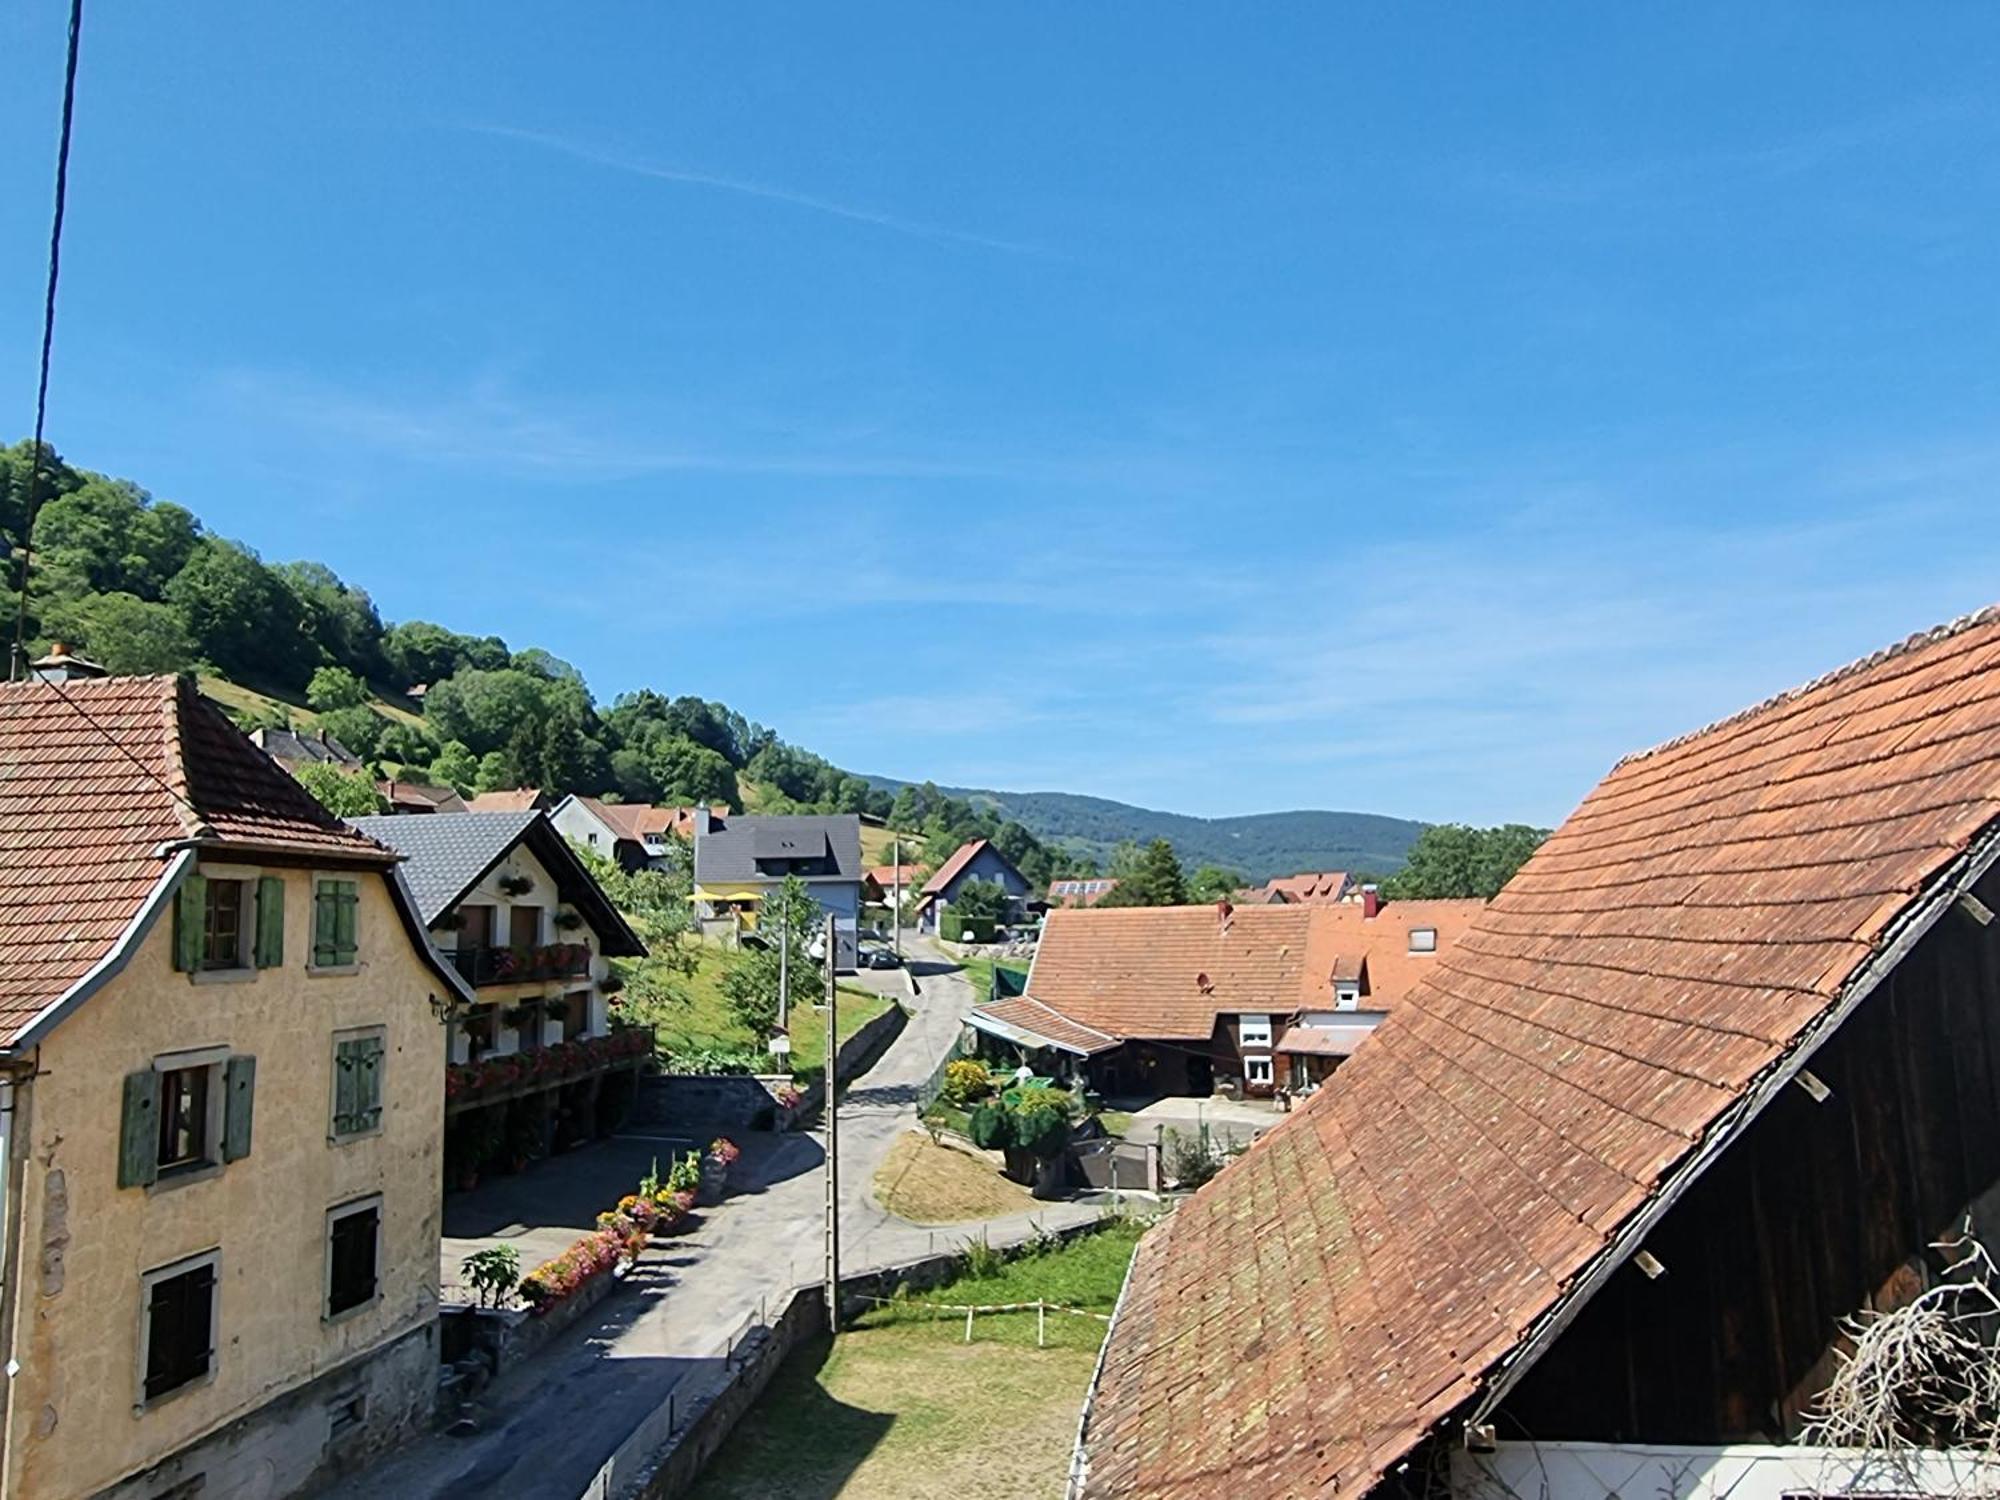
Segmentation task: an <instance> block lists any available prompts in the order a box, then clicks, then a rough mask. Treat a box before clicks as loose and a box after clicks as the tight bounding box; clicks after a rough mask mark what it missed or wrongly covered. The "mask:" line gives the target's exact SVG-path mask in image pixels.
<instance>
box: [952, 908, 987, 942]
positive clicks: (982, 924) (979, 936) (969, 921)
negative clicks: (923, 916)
mask: <svg viewBox="0 0 2000 1500" xmlns="http://www.w3.org/2000/svg"><path fill="white" fill-rule="evenodd" d="M999 925H1000V924H999V923H997V922H995V921H994V920H993V919H992V918H991V917H967V916H961V915H960V914H959V913H958V912H955V911H953V910H951V909H950V908H948V907H947V908H946V910H945V914H944V917H943V918H942V919H941V920H940V921H939V922H938V934H939V936H941V937H943V938H944V940H945V941H946V942H948V943H990V942H992V941H993V934H994V933H995V931H997V930H998V928H999Z"/></svg>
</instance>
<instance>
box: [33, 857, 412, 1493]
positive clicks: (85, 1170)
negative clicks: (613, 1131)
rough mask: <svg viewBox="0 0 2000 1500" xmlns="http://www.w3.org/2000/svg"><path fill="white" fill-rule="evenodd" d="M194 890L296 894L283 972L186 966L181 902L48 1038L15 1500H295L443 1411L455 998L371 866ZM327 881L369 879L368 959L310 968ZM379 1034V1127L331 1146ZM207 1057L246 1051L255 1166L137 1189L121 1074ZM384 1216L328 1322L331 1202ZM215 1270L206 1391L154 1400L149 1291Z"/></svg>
mask: <svg viewBox="0 0 2000 1500" xmlns="http://www.w3.org/2000/svg"><path fill="white" fill-rule="evenodd" d="M233 857H234V858H239V859H240V858H241V857H242V856H240V855H239V856H233ZM199 873H202V874H205V875H207V876H209V877H210V878H212V879H230V878H237V879H247V880H249V881H250V882H251V883H252V884H253V885H254V883H255V882H256V880H257V879H258V877H265V878H267V879H268V878H272V877H275V878H276V879H277V880H280V881H282V889H283V891H284V903H283V905H284V913H283V923H282V930H283V959H282V962H281V963H278V964H275V965H272V966H270V967H262V968H246V969H243V970H231V971H228V972H226V973H196V974H192V975H191V974H189V973H184V972H180V971H178V970H177V969H176V968H175V966H174V920H173V910H172V903H171V902H170V901H168V902H162V903H156V904H155V905H154V907H153V908H152V909H151V910H150V912H149V913H148V915H147V916H146V917H143V918H142V919H141V920H142V922H145V923H149V924H150V925H148V926H147V927H146V930H145V931H144V933H143V935H142V936H140V937H139V938H137V939H136V941H135V943H134V944H133V945H132V947H131V951H130V956H129V958H128V959H127V960H126V962H125V966H124V967H123V969H122V970H121V971H120V972H118V973H116V974H115V975H114V976H113V977H112V978H111V979H109V980H108V981H107V982H106V983H105V984H104V986H103V987H102V988H101V989H100V990H98V992H97V993H95V994H92V995H91V996H89V998H88V999H87V1000H86V1001H84V1002H83V1003H81V1004H79V1005H78V1006H77V1007H76V1009H75V1010H74V1012H73V1013H71V1014H69V1015H67V1016H66V1017H65V1018H64V1019H63V1020H62V1022H61V1024H59V1025H57V1026H56V1027H55V1028H54V1029H53V1030H52V1031H50V1032H49V1033H48V1035H47V1036H46V1037H45V1038H44V1039H43V1040H42V1041H41V1043H40V1045H39V1047H38V1049H37V1050H36V1052H35V1053H34V1054H32V1058H33V1061H34V1063H35V1069H34V1072H33V1075H32V1077H31V1078H29V1077H27V1076H26V1075H25V1074H24V1075H17V1078H18V1080H19V1081H17V1082H16V1083H15V1085H14V1089H13V1102H14V1111H13V1115H12V1119H11V1129H10V1142H9V1177H8V1190H9V1197H10V1199H11V1200H12V1202H11V1204H10V1207H12V1208H13V1209H14V1210H15V1211H16V1212H15V1213H10V1215H9V1220H10V1223H12V1224H13V1227H14V1231H15V1234H16V1238H15V1240H14V1242H13V1246H12V1247H10V1250H11V1251H12V1253H11V1254H10V1256H9V1259H10V1262H11V1265H10V1268H9V1269H10V1274H9V1275H8V1276H7V1298H8V1307H7V1313H8V1332H9V1337H10V1340H11V1345H10V1352H11V1355H12V1358H13V1360H14V1361H16V1362H17V1366H16V1368H17V1373H15V1375H14V1376H13V1378H12V1379H11V1381H9V1382H8V1385H7V1402H6V1427H5V1441H6V1452H5V1463H4V1479H5V1487H6V1493H7V1494H8V1495H10V1496H14V1495H18V1496H23V1497H27V1496H32V1497H35V1500H59V1497H67V1496H73V1495H90V1494H95V1493H97V1492H99V1491H101V1490H106V1489H113V1488H116V1489H117V1490H118V1492H119V1493H121V1494H131V1495H134V1496H137V1495H148V1496H151V1495H156V1494H162V1493H179V1491H178V1490H177V1489H175V1486H177V1485H183V1484H187V1485H193V1484H194V1483H195V1482H196V1481H197V1480H199V1481H200V1483H199V1493H200V1494H201V1495H202V1496H203V1497H204V1500H210V1497H218V1496H226V1495H236V1494H245V1495H251V1494H254V1495H282V1494H285V1493H289V1492H290V1491H292V1490H294V1489H296V1488H298V1487H299V1486H300V1485H301V1484H303V1483H305V1482H307V1481H308V1480H309V1479H310V1478H311V1477H312V1476H313V1475H314V1474H315V1472H316V1471H319V1472H324V1470H325V1469H326V1468H327V1467H329V1466H331V1467H333V1468H338V1467H340V1466H342V1465H343V1464H345V1463H347V1462H351V1461H354V1460H357V1459H359V1458H361V1457H363V1456H365V1455H367V1454H369V1453H371V1452H374V1451H377V1450H379V1449H380V1448H381V1447H383V1446H385V1445H387V1444H388V1443H390V1442H393V1441H394V1440H396V1439H397V1438H398V1437H400V1436H401V1435H403V1434H404V1433H406V1432H407V1431H408V1430H409V1429H410V1428H411V1427H412V1426H413V1425H416V1424H420V1423H422V1422H424V1421H425V1420H427V1418H428V1417H429V1415H430V1411H431V1406H432V1402H433V1400H434V1393H435V1389H436V1374H437V1369H436V1366H437V1351H436V1346H435V1327H436V1325H435V1319H436V1306H437V1294H438V1260H437V1241H438V1230H439V1187H440V1172H441V1163H440V1153H441V1139H442V1131H443V1114H444V1101H443V1099H442V1098H441V1096H440V1090H439V1086H438V1079H439V1075H440V1070H441V1068H442V1066H443V1063H444V1054H445V1029H444V1027H443V1026H442V1025H441V1024H440V1023H439V1021H438V1019H437V1016H436V1015H435V1014H434V1013H433V1009H432V1005H431V1004H430V1003H429V997H432V996H436V997H438V998H439V1000H443V999H444V998H445V995H446V993H447V991H448V988H449V987H448V986H447V985H446V984H445V983H444V982H443V980H442V979H441V977H440V975H439V974H438V973H437V972H436V971H435V970H433V969H432V968H430V967H428V966H427V965H426V964H425V963H424V962H423V960H422V959H421V958H420V957H419V952H418V949H417V948H416V946H415V945H414V943H413V941H412V935H411V932H410V930H409V928H408V927H407V926H406V925H405V923H404V921H403V920H402V919H401V917H400V916H399V913H398V911H397V909H396V905H395V902H394V899H393V897H392V893H391V888H390V885H389V881H390V879H391V878H392V877H390V876H387V875H385V874H384V873H382V872H381V871H379V870H355V869H353V868H348V869H346V870H342V871H338V872H330V871H315V870H312V869H308V868H281V867H275V866H268V865H266V866H246V865H243V864H230V865H227V866H223V865H216V864H210V863H204V864H203V865H202V866H201V868H200V871H199ZM336 873H337V874H338V875H339V877H340V878H342V879H345V880H352V881H353V882H354V883H355V902H354V934H355V955H354V962H353V963H351V964H344V965H342V966H340V967H339V968H328V969H326V970H315V969H314V968H313V967H311V965H312V961H313V958H314V956H315V950H314V939H315V931H314V920H315V903H314V882H315V878H316V876H318V875H323V874H336ZM165 878H167V879H171V878H172V877H165ZM269 888H270V887H268V886H267V887H266V889H269ZM371 1029H378V1030H379V1035H380V1038H381V1051H380V1063H379V1105H380V1109H379V1117H378V1120H377V1123H376V1124H375V1126H374V1128H372V1129H366V1130H360V1131H352V1132H350V1133H347V1134H344V1135H341V1136H340V1137H339V1138H338V1139H336V1136H335V1130H334V1125H333V1113H334V1109H335V1097H336V1089H335V1071H336V1051H335V1049H336V1043H337V1041H338V1040H339V1039H340V1038H341V1036H342V1034H343V1033H345V1034H348V1035H349V1036H353V1035H367V1034H369V1032H370V1031H371ZM217 1053H219V1054H226V1055H227V1056H228V1057H230V1058H232V1059H236V1058H243V1057H250V1058H254V1059H255V1063H254V1074H253V1082H252V1085H251V1089H250V1099H251V1108H250V1113H249V1120H250V1125H249V1129H248V1132H247V1137H246V1139H245V1141H244V1142H243V1144H244V1146H245V1149H243V1150H242V1151H241V1152H240V1153H237V1154H236V1155H235V1156H234V1159H230V1160H226V1161H218V1162H217V1163H216V1164H214V1165H212V1166H209V1167H205V1168H201V1169H199V1170H190V1171H186V1172H183V1173H180V1174H177V1175H171V1176H170V1175H166V1174H164V1173H163V1174H162V1175H161V1176H160V1177H159V1179H158V1180H157V1181H154V1182H151V1183H148V1184H146V1185H135V1186H127V1187H121V1186H120V1185H119V1183H120V1177H121V1138H122V1136H124V1135H125V1134H126V1133H127V1131H128V1130H129V1125H128V1123H127V1120H126V1117H125V1115H123V1114H122V1113H121V1085H122V1084H123V1083H124V1082H125V1080H126V1079H127V1077H128V1075H132V1074H135V1073H143V1072H144V1070H146V1069H148V1068H158V1067H160V1066H162V1060H163V1059H164V1060H166V1061H167V1062H172V1061H173V1060H174V1055H176V1054H181V1055H194V1056H208V1055H211V1054H217ZM232 1076H233V1075H232ZM231 1107H232V1108H236V1107H237V1106H236V1105H235V1104H234V1102H233V1101H232V1104H231ZM371 1199H379V1231H378V1236H377V1241H376V1243H377V1251H376V1258H375V1295H374V1297H373V1298H372V1300H369V1301H366V1302H364V1303H362V1304H361V1305H358V1306H355V1307H353V1308H351V1309H349V1310H346V1311H343V1312H341V1313H339V1314H338V1315H337V1316H333V1317H329V1316H328V1315H327V1312H328V1287H329V1278H330V1274H331V1273H330V1269H329V1268H330V1259H329V1249H328V1244H329V1217H328V1215H329V1210H333V1209H336V1208H343V1207H350V1206H352V1205H355V1204H357V1203H361V1202H363V1201H365V1200H371ZM210 1254H212V1255H213V1256H214V1257H215V1260H214V1268H215V1270H214V1275H215V1281H214V1313H213V1325H212V1326H213V1328H214V1330H215V1335H214V1342H213V1345H212V1348H213V1353H212V1356H211V1359H210V1368H209V1373H208V1374H207V1376H206V1378H202V1379H197V1380H194V1381H192V1382H190V1383H186V1384H183V1385H181V1386H179V1387H178V1388H176V1389H173V1390H171V1391H168V1392H167V1393H165V1394H164V1395H160V1396H156V1397H155V1398H154V1399H152V1400H150V1401H149V1400H147V1399H146V1397H145V1384H144V1380H143V1375H144V1361H145V1350H144V1333H143V1325H144V1323H145V1319H146V1316H147V1313H146V1297H147V1292H146V1278H147V1276H148V1273H150V1272H154V1271H156V1270H158V1269H160V1268H164V1267H170V1266H174V1265H176V1264H179V1263H183V1262H188V1261H191V1260H193V1259H195V1258H198V1257H202V1256H204V1255H210Z"/></svg>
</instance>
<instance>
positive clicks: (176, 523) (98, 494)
mask: <svg viewBox="0 0 2000 1500" xmlns="http://www.w3.org/2000/svg"><path fill="white" fill-rule="evenodd" d="M42 498H43V502H44V503H43V505H42V508H41V511H40V514H39V515H38V516H37V517H36V519H35V568H36V573H37V583H36V587H37V588H38V589H39V590H40V591H41V592H42V593H43V594H44V595H45V596H47V597H75V596H78V595H82V594H89V593H106V594H132V595H135V596H137V597H138V598H141V599H146V600H149V601H157V600H158V599H159V598H160V594H161V591H162V590H163V589H164V588H165V587H166V585H167V582H168V580H169V579H171V578H172V577H173V576H174V575H175V574H176V573H178V572H180V570H181V569H182V568H183V567H185V566H186V565H187V561H188V558H189V557H190V555H192V553H193V552H194V547H195V541H196V538H197V537H198V536H199V534H200V529H201V528H200V527H199V526H197V525H196V524H195V519H194V517H193V516H192V515H191V514H189V513H188V512H187V511H185V510H183V509H182V508H181V507H180V506H178V505H165V504H157V503H155V502H154V500H153V497H152V496H151V495H148V494H147V493H146V492H145V491H144V490H142V489H140V488H139V486H138V485H136V484H132V483H130V482H129V481H127V480H123V479H106V478H104V477H103V476H102V475H98V474H92V475H87V476H83V478H82V482H81V483H80V484H78V485H77V486H76V487H75V488H74V489H72V490H70V491H69V492H68V493H66V494H60V495H57V496H55V497H54V498H53V499H51V498H50V497H49V496H48V495H47V494H44V495H43V497H42Z"/></svg>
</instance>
